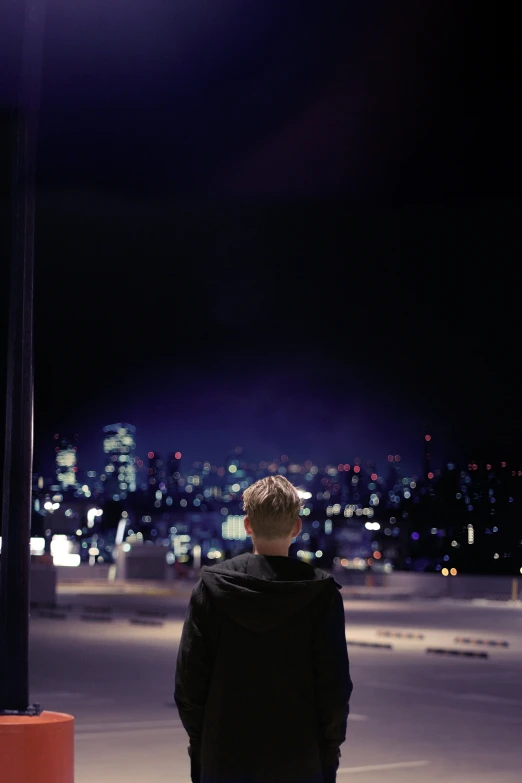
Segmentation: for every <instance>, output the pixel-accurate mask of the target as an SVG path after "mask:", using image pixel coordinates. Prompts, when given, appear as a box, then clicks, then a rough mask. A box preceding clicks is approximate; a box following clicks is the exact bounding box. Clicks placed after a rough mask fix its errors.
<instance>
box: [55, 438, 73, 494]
mask: <svg viewBox="0 0 522 783" xmlns="http://www.w3.org/2000/svg"><path fill="white" fill-rule="evenodd" d="M54 438H55V440H56V441H57V444H56V446H55V453H56V457H55V460H56V483H57V485H58V486H59V487H60V489H61V490H62V491H66V490H68V489H73V488H74V487H76V486H77V484H78V476H77V471H78V466H77V462H78V459H77V453H76V452H77V447H76V441H77V440H78V435H74V436H73V437H70V436H67V435H59V434H58V433H56V435H55V436H54Z"/></svg>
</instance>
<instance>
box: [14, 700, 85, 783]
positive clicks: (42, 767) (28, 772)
mask: <svg viewBox="0 0 522 783" xmlns="http://www.w3.org/2000/svg"><path fill="white" fill-rule="evenodd" d="M0 781H2V783H74V718H73V717H72V715H64V714H62V713H61V712H42V714H41V715H38V716H36V717H27V716H24V715H0Z"/></svg>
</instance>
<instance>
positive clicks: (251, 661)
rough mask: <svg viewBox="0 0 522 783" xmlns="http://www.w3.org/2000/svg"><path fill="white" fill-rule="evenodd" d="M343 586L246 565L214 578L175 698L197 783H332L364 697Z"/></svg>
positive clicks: (203, 596) (208, 582)
mask: <svg viewBox="0 0 522 783" xmlns="http://www.w3.org/2000/svg"><path fill="white" fill-rule="evenodd" d="M340 587H341V585H339V584H338V583H337V582H336V581H335V579H334V578H333V577H332V576H330V575H328V574H326V573H325V572H324V571H321V570H320V569H318V568H314V567H313V566H311V565H308V564H307V563H304V562H301V561H300V560H296V559H294V558H290V557H280V556H266V555H254V554H251V553H246V554H243V555H239V556H238V557H234V558H232V559H231V560H228V561H225V562H224V563H222V564H219V565H216V566H212V567H203V568H202V569H201V579H200V580H199V581H198V583H197V585H196V586H195V588H194V590H193V591H192V595H191V598H190V603H189V607H188V611H187V615H186V619H185V624H184V627H183V633H182V636H181V641H180V647H179V650H178V658H177V666H176V682H175V691H174V698H175V701H176V705H177V707H178V711H179V715H180V718H181V720H182V722H183V725H184V727H185V729H186V731H187V733H188V735H189V740H190V745H189V755H190V758H191V777H192V781H193V783H331V781H334V780H335V775H336V770H337V767H338V765H339V757H340V750H339V748H340V745H341V744H342V743H343V742H344V740H345V738H346V723H347V718H348V711H349V706H348V703H349V699H350V695H351V692H352V682H351V679H350V673H349V665H348V653H347V647H346V637H345V625H344V606H343V601H342V597H341V594H340V592H339V588H340Z"/></svg>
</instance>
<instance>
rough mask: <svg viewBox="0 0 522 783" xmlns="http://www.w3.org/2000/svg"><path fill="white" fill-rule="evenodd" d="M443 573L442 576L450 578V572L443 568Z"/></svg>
mask: <svg viewBox="0 0 522 783" xmlns="http://www.w3.org/2000/svg"><path fill="white" fill-rule="evenodd" d="M441 573H442V576H448V575H449V571H448V569H447V568H443V569H442V572H441Z"/></svg>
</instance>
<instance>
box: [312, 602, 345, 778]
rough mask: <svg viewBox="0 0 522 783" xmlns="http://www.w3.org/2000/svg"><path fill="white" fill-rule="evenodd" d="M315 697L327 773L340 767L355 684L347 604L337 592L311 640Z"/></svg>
mask: <svg viewBox="0 0 522 783" xmlns="http://www.w3.org/2000/svg"><path fill="white" fill-rule="evenodd" d="M312 662H313V676H314V696H315V703H316V707H317V717H318V723H319V749H320V754H321V763H322V765H323V769H324V770H335V769H337V767H338V765H339V757H340V755H341V754H340V750H339V748H340V746H341V745H342V743H343V742H344V741H345V739H346V725H347V721H348V714H349V711H350V708H349V702H350V696H351V694H352V690H353V685H352V680H351V677H350V666H349V662H348V649H347V646H346V631H345V625H344V604H343V599H342V596H341V593H340V592H339V590H338V589H336V590H335V595H334V597H333V601H331V602H330V603H329V605H328V607H327V608H326V611H324V610H323V612H322V613H321V614H320V616H319V617H318V619H317V621H316V625H315V629H314V635H313V641H312Z"/></svg>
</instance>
